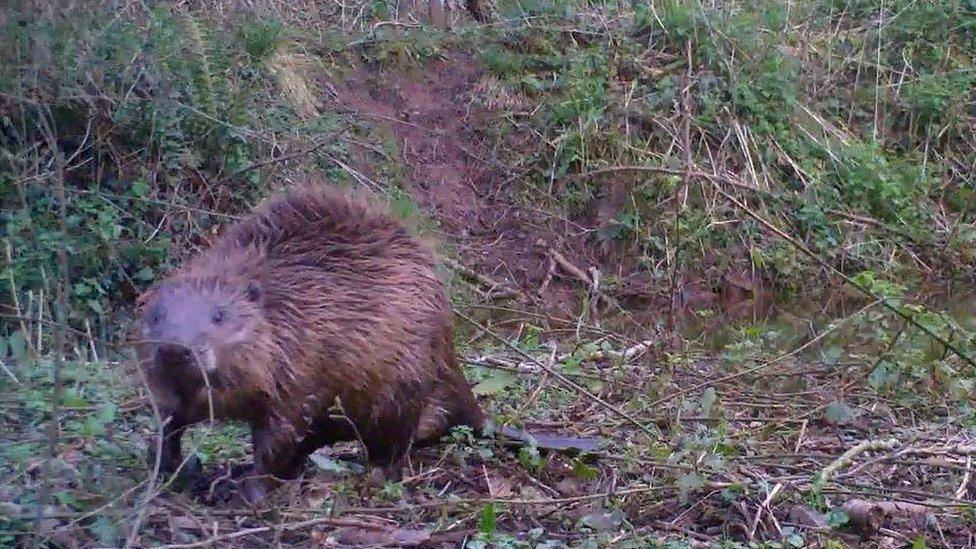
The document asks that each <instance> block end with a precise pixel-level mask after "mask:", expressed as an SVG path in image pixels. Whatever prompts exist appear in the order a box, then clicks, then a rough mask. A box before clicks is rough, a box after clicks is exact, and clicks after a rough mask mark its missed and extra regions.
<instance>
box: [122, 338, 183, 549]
mask: <svg viewBox="0 0 976 549" xmlns="http://www.w3.org/2000/svg"><path fill="white" fill-rule="evenodd" d="M136 360H137V361H138V357H137V358H136ZM136 369H137V370H138V371H139V380H140V381H141V382H142V385H143V387H144V388H145V389H146V394H147V395H148V398H149V405H150V406H151V407H152V411H153V415H154V416H155V417H156V425H158V427H157V436H156V459H155V461H154V462H153V469H152V474H151V475H149V480H148V481H147V483H146V495H145V496H144V497H143V500H142V504H141V505H140V506H139V510H138V511H137V512H136V518H135V520H133V521H132V526H131V528H130V530H129V537H128V539H126V542H125V547H126V548H129V547H132V546H133V545H134V544H135V542H136V538H137V537H138V535H139V528H140V526H141V525H142V521H143V520H144V519H145V517H146V510H147V509H148V508H149V502H150V501H152V499H153V497H155V495H156V494H155V490H156V480H157V479H158V478H159V469H160V465H161V463H162V455H163V438H164V437H165V432H166V431H165V428H166V422H167V421H170V420H172V416H171V417H167V418H166V419H165V420H164V419H163V418H162V417H161V416H160V414H159V405H158V404H157V402H156V398H155V397H154V396H153V393H152V391H151V390H149V380H147V379H146V374H145V372H144V371H143V370H142V366H141V365H139V364H137V368H136Z"/></svg>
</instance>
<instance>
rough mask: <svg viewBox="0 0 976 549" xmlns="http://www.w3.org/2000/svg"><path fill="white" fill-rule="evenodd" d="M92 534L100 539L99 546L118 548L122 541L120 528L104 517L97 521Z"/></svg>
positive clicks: (93, 525)
mask: <svg viewBox="0 0 976 549" xmlns="http://www.w3.org/2000/svg"><path fill="white" fill-rule="evenodd" d="M91 532H92V533H93V534H95V537H97V538H98V541H99V545H101V546H102V547H118V546H119V542H120V541H121V538H120V536H119V529H118V527H116V525H115V523H114V522H113V521H112V520H111V519H109V518H108V517H106V516H104V515H102V516H100V517H98V518H97V519H95V522H94V524H92V526H91Z"/></svg>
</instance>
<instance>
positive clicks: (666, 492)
mask: <svg viewBox="0 0 976 549" xmlns="http://www.w3.org/2000/svg"><path fill="white" fill-rule="evenodd" d="M252 4H253V5H251V6H250V7H248V8H243V7H239V6H237V5H236V4H233V3H227V4H226V5H224V4H223V3H221V6H223V8H225V9H220V10H206V9H202V8H193V9H191V8H186V7H182V8H177V7H175V6H174V5H172V4H170V3H162V4H160V5H157V6H154V7H152V8H147V7H145V6H142V5H141V4H136V3H130V2H123V1H118V2H113V1H104V2H98V3H92V4H91V5H90V6H86V7H84V9H82V8H72V10H71V11H70V12H68V13H63V14H53V13H51V12H49V11H44V10H40V11H37V10H33V9H31V8H29V7H25V6H20V5H17V6H6V7H4V8H3V12H2V13H0V15H2V17H0V24H2V25H3V29H2V31H0V35H2V36H3V38H2V40H0V112H2V115H0V203H2V216H3V217H2V219H3V229H2V231H3V234H2V238H3V242H2V244H3V247H4V256H5V262H4V267H3V271H2V276H0V281H2V284H0V299H2V301H0V303H2V309H0V360H2V361H3V362H2V364H3V370H2V371H0V422H2V425H4V429H3V431H2V437H0V543H2V544H3V545H19V544H26V543H28V542H29V541H30V540H31V539H32V537H33V536H34V535H40V537H41V538H42V539H45V540H47V542H49V543H50V544H53V545H62V546H72V544H78V545H81V546H119V545H124V544H126V542H131V543H138V544H139V545H147V546H148V545H152V546H156V545H166V544H193V543H203V542H206V541H207V540H210V541H211V542H224V543H225V544H230V543H232V542H236V543H246V544H255V545H263V544H272V543H280V544H283V545H307V544H310V543H319V544H324V543H327V542H329V540H331V542H333V543H340V544H352V543H356V542H362V543H374V544H382V543H393V542H395V541H396V540H400V541H401V542H402V541H404V540H411V539H412V540H414V541H417V540H428V541H430V542H432V543H436V542H442V543H446V544H449V545H458V544H463V545H465V546H468V547H557V546H574V547H575V546H581V545H585V546H592V547H602V546H634V547H637V546H641V547H644V546H668V547H678V546H682V547H683V546H690V545H691V544H692V543H693V542H701V541H708V542H711V543H714V544H716V545H722V546H728V547H739V546H742V547H745V546H750V547H786V546H789V547H801V546H830V547H839V546H841V545H842V544H843V543H846V542H851V541H853V540H855V539H857V538H861V539H862V540H866V541H869V542H877V543H899V544H903V545H909V544H911V545H913V546H919V547H924V546H927V545H940V546H965V545H967V544H971V543H972V537H971V536H972V534H971V532H972V531H973V525H974V520H976V514H974V501H976V485H974V484H973V482H972V475H971V455H972V453H973V452H974V446H973V445H974V440H976V437H974V434H973V433H974V430H973V429H974V423H976V410H974V408H973V405H972V403H973V401H974V400H973V399H974V396H976V366H974V364H973V361H972V358H973V357H976V326H974V325H973V324H972V319H971V316H972V315H971V310H972V304H973V303H974V301H973V299H972V298H971V297H967V296H966V295H965V294H964V293H963V294H961V293H960V292H959V288H960V287H965V286H967V285H971V283H972V272H973V268H974V266H976V224H974V217H973V210H972V204H973V199H974V197H976V187H974V185H976V181H974V180H973V174H974V173H976V169H974V168H976V147H974V144H976V142H974V141H973V136H972V135H971V133H972V132H971V131H969V130H970V129H971V128H972V127H973V125H974V121H976V107H974V105H976V97H974V95H973V91H972V90H973V89H974V87H973V84H974V78H976V76H974V75H976V71H974V68H976V66H974V61H973V60H974V59H976V5H973V4H972V2H968V1H965V0H939V1H936V2H915V1H912V0H884V1H883V2H882V1H880V0H844V1H840V0H804V1H797V2H779V1H773V0H751V1H747V2H736V3H715V2H705V1H698V2H676V1H671V0H662V1H657V2H653V3H635V4H629V3H605V2H596V1H593V2H585V1H583V2H571V1H568V0H555V1H534V0H533V1H525V0H520V1H519V2H513V1H510V0H498V2H496V3H495V5H494V6H493V9H494V12H495V13H494V20H493V22H491V23H490V24H475V23H473V22H471V21H469V20H467V19H466V18H465V17H463V16H461V15H456V16H455V21H454V23H455V25H454V28H453V29H451V30H448V31H445V32H441V31H437V32H435V31H433V30H431V29H429V28H427V27H426V26H425V24H424V23H423V22H421V23H419V24H415V23H413V22H412V21H411V20H409V19H400V20H399V21H396V22H395V23H391V20H392V18H393V17H394V14H395V9H394V6H392V5H391V4H390V3H387V2H361V3H357V4H355V6H353V5H352V4H346V3H342V4H341V5H340V4H329V5H328V6H325V5H320V4H318V3H308V4H307V5H306V3H294V4H293V5H289V6H283V5H279V3H275V2H257V3H252ZM54 151H58V152H59V154H55V152H54ZM308 173H316V174H320V175H322V176H323V177H326V178H329V179H330V180H332V181H335V182H336V183H337V184H344V185H363V186H368V187H370V188H372V189H374V190H375V191H377V192H378V193H379V194H380V195H382V196H384V197H386V199H387V200H389V202H390V204H391V208H392V210H393V211H394V213H395V215H397V216H399V217H403V218H406V219H409V220H411V223H412V224H413V225H414V226H415V227H417V228H418V230H419V231H420V232H422V233H423V234H424V235H426V236H427V237H429V238H432V239H435V240H436V241H437V242H438V244H439V245H440V247H441V249H442V250H443V251H444V252H445V253H446V254H448V255H451V256H455V257H457V258H458V261H459V262H460V264H461V265H463V266H464V268H463V270H458V269H451V270H446V276H447V278H448V280H449V281H450V285H451V289H452V295H453V297H454V301H455V307H456V310H457V311H458V312H459V313H462V314H463V315H464V316H461V315H458V326H459V330H458V335H457V344H458V349H459V352H460V353H461V355H462V356H463V357H464V359H465V364H466V366H465V368H466V371H467V374H468V377H469V379H470V380H471V381H472V383H474V384H475V388H476V389H475V390H476V392H477V393H478V394H479V396H480V398H481V399H482V401H483V402H484V403H485V405H486V406H487V407H488V409H489V410H490V411H491V413H492V414H493V415H494V416H495V417H496V419H498V420H507V421H512V422H514V423H516V424H523V423H524V424H525V425H526V426H528V427H530V428H532V429H540V430H553V431H558V432H570V433H577V434H584V435H593V434H599V435H600V436H603V437H606V438H608V439H610V440H612V441H613V443H612V445H611V447H610V448H609V449H607V450H606V451H604V452H601V453H600V454H599V455H592V456H567V455H550V454H546V453H545V452H540V451H538V450H537V449H535V448H532V447H531V446H530V447H524V448H521V449H516V450H514V451H512V450H509V449H505V448H503V447H501V446H500V445H498V444H495V443H493V442H492V441H490V440H476V439H475V438H474V437H472V436H471V435H470V433H467V432H465V431H464V430H459V431H458V432H456V433H454V434H453V435H452V436H451V437H448V439H447V440H445V441H444V443H443V444H441V445H439V446H437V447H434V448H431V449H426V450H422V451H418V452H415V455H414V456H413V457H412V460H413V461H412V464H411V468H410V470H409V471H408V473H407V474H406V475H405V480H404V481H403V482H402V483H398V484H391V485H388V486H386V487H384V488H383V489H381V490H377V491H374V492H372V493H367V492H366V491H364V490H363V486H362V479H361V476H360V474H359V469H360V467H359V466H358V464H357V463H355V460H354V459H353V460H350V459H348V458H347V457H346V456H344V455H343V453H342V452H332V453H329V452H323V453H320V454H317V455H316V457H315V460H314V462H313V463H312V464H311V465H310V470H309V474H308V477H309V482H308V483H307V485H306V486H304V487H303V488H302V489H301V490H299V489H298V487H294V486H293V487H290V488H289V489H287V490H283V491H282V493H280V494H278V496H277V497H278V498H279V499H277V500H276V501H275V503H274V504H273V505H272V506H271V507H270V508H269V509H266V510H263V511H261V512H253V511H247V510H242V509H231V508H221V507H208V506H205V505H202V504H200V503H198V502H195V501H193V500H192V499H190V498H189V497H188V496H187V495H186V494H185V493H183V492H181V490H180V488H181V487H179V486H172V487H160V486H158V485H150V484H148V483H147V479H149V478H150V476H151V475H150V472H149V471H147V470H146V467H145V465H144V464H143V461H142V456H144V455H145V451H146V443H147V440H151V437H152V435H153V433H154V432H155V429H156V425H155V420H154V418H153V416H152V412H151V410H150V409H149V407H148V404H147V401H146V398H145V392H144V390H143V388H142V386H141V384H140V381H139V377H138V375H137V372H136V370H135V369H134V367H133V365H132V364H131V361H130V359H129V357H128V353H129V345H128V334H129V330H130V327H131V324H132V316H131V314H132V313H131V311H132V304H133V302H134V300H135V298H136V297H137V296H138V294H139V293H140V292H142V291H143V290H144V289H145V288H146V287H147V285H148V284H150V283H152V282H153V281H155V280H158V279H159V278H161V277H162V276H164V275H165V273H167V272H168V271H169V270H170V269H171V268H173V267H174V266H175V265H177V264H179V262H180V261H181V260H182V259H183V258H185V257H186V256H187V255H188V254H191V253H193V251H194V250H196V249H199V248H200V247H203V246H206V245H207V243H208V242H209V241H210V240H211V239H212V238H213V235H214V234H215V232H216V231H218V230H219V228H220V227H221V226H222V225H223V224H225V223H227V222H228V221H230V220H232V219H234V218H236V217H237V216H240V215H243V214H245V213H246V212H247V211H248V209H249V208H251V207H252V206H253V205H254V204H255V203H257V202H258V201H259V200H260V199H261V198H263V197H264V196H266V195H267V194H268V192H269V191H270V190H272V189H274V188H277V187H279V186H281V185H283V184H285V182H287V181H288V180H290V179H295V178H298V177H301V176H303V175H305V174H308ZM62 190H63V192H64V198H62V197H61V191H62ZM62 205H63V206H64V208H63V211H64V214H65V215H64V218H63V224H62V218H61V212H62ZM538 240H541V241H542V243H541V244H540V243H538V242H537V241H538ZM804 250H805V251H804ZM61 252H67V257H66V258H64V259H65V260H64V261H62V258H61V257H60V256H59V254H60V253H61ZM589 267H592V269H588V268H589ZM471 273H474V275H472V274H471ZM841 276H844V277H847V279H848V280H847V282H844V281H843V280H842V279H841V278H840V277H841ZM852 284H856V285H857V286H858V287H860V288H861V289H862V290H864V291H866V293H867V296H864V295H860V296H857V298H853V297H851V296H850V295H847V294H845V291H844V290H842V291H838V290H837V287H838V286H840V287H842V288H846V290H851V289H852ZM931 286H935V287H938V288H939V289H940V291H939V292H935V294H936V295H935V296H934V297H933V296H932V292H930V291H929V290H931V288H930V287H931ZM499 294H503V295H506V296H508V297H506V298H504V299H499V298H497V296H498V295H499ZM62 296H63V299H62ZM865 297H866V299H862V298H865ZM61 312H63V313H64V316H65V318H64V320H63V321H60V320H59V317H60V313H61ZM464 317H468V318H472V319H473V320H475V322H477V324H478V325H477V326H475V325H472V324H470V323H469V322H467V321H466V320H464ZM492 334H494V335H492ZM496 336H497V337H496ZM645 341H647V342H648V343H646V344H642V343H641V342H645ZM59 342H63V343H64V344H63V345H59ZM628 350H629V352H628ZM62 358H63V361H62V360H61V359H62ZM553 372H555V373H558V374H561V375H563V376H566V377H568V378H569V379H572V380H573V381H575V382H576V383H578V384H579V387H581V388H582V389H583V390H581V389H569V388H567V387H566V386H565V385H563V384H560V383H557V381H556V380H555V379H554V373H553ZM584 390H585V391H584ZM586 393H589V394H590V395H591V396H587V394H586ZM55 395H60V397H59V400H57V402H56V404H57V406H53V405H54V404H55V401H54V399H55ZM593 396H596V397H598V399H599V400H597V399H595V398H593ZM611 408H615V409H616V410H613V409H611ZM620 412H623V414H621V413H620ZM53 419H56V421H52V420H53ZM52 425H53V426H54V427H55V429H54V431H53V432H54V434H55V438H54V439H53V442H54V445H53V449H54V452H53V454H52V455H49V443H50V442H51V440H52V439H51V438H50V434H51V432H52V431H49V430H48V429H49V427H51V426H52ZM245 434H246V430H243V427H242V426H240V425H216V426H213V427H211V426H208V425H204V426H200V427H199V428H198V429H197V430H196V431H195V432H194V433H193V435H192V436H191V437H190V440H188V442H187V446H188V447H189V448H191V449H192V451H195V452H196V453H197V454H198V455H199V456H200V457H201V459H202V461H203V463H204V466H205V467H211V466H214V465H221V464H225V463H227V462H237V461H240V460H242V459H246V458H247V454H248V452H247V449H246V447H245V445H244V444H243V441H245V440H246V436H245ZM343 450H344V451H345V450H348V451H349V452H352V453H355V452H356V450H357V449H356V448H355V447H350V448H346V449H343ZM859 501H860V502H863V501H868V502H870V505H874V506H875V507H874V509H875V510H881V511H883V512H884V514H885V516H884V519H885V520H884V529H882V530H880V531H879V530H878V529H877V525H876V524H874V523H872V522H871V521H870V520H866V517H867V516H868V515H867V514H865V512H864V511H865V507H864V504H863V503H859ZM896 503H897V504H899V505H900V506H899V505H896ZM39 507H42V510H43V513H42V515H43V516H42V518H41V520H40V521H37V520H36V517H37V516H38V509H39ZM869 510H870V507H869ZM134 525H138V529H137V530H135V531H133V526H134Z"/></svg>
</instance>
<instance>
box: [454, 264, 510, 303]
mask: <svg viewBox="0 0 976 549" xmlns="http://www.w3.org/2000/svg"><path fill="white" fill-rule="evenodd" d="M444 263H445V264H446V265H447V266H448V267H449V268H450V269H451V270H452V271H454V272H456V273H457V274H459V275H460V276H461V277H462V278H464V279H466V280H468V281H469V282H472V283H475V284H478V285H480V286H483V287H485V288H486V289H487V290H486V293H487V297H494V298H497V299H505V298H508V297H516V296H518V295H521V292H519V291H518V290H516V289H515V288H512V287H511V286H509V285H508V284H506V283H504V282H499V281H497V280H495V279H493V278H491V277H489V276H487V275H483V274H481V273H479V272H477V271H475V270H473V269H471V268H469V267H465V266H464V265H462V264H461V263H459V262H458V261H456V260H454V259H451V258H449V257H445V258H444Z"/></svg>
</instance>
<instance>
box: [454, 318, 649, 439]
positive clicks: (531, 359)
mask: <svg viewBox="0 0 976 549" xmlns="http://www.w3.org/2000/svg"><path fill="white" fill-rule="evenodd" d="M454 313H455V314H457V315H458V316H460V317H461V318H463V319H464V320H466V321H468V322H469V323H471V325H472V326H474V327H476V328H478V329H480V330H482V331H483V332H484V333H486V334H488V335H490V336H491V337H493V338H495V339H496V340H498V342H499V343H501V344H502V345H505V346H506V347H508V348H509V349H511V350H513V351H515V352H516V353H518V354H519V355H521V356H522V358H524V359H526V360H528V361H529V362H531V363H533V364H535V365H536V366H538V367H539V368H541V369H542V370H543V371H545V372H547V373H548V374H549V375H551V376H552V377H553V378H555V379H556V380H557V381H559V382H560V383H562V384H563V385H565V386H567V387H569V388H570V389H573V390H574V391H577V392H578V393H580V394H582V395H584V396H586V397H587V398H589V399H590V400H592V401H594V402H596V403H597V404H599V405H600V406H603V407H604V408H606V409H607V410H610V411H611V412H613V413H614V414H617V415H618V416H620V417H621V418H623V419H625V420H627V421H628V422H630V423H631V424H633V425H634V426H635V427H637V428H638V429H640V430H641V431H643V432H644V433H645V434H647V435H648V436H651V437H655V436H657V435H656V433H655V432H654V431H653V430H652V429H651V428H650V427H648V426H646V425H644V424H643V423H641V422H640V421H638V420H637V419H636V418H634V417H633V416H631V415H630V414H628V413H627V412H625V411H623V410H622V409H620V408H618V407H617V406H614V405H613V404H610V403H609V402H607V401H605V400H603V399H602V398H600V397H598V396H596V395H594V394H593V393H591V392H590V391H588V390H587V389H586V388H585V387H583V386H582V385H580V384H578V383H576V382H575V381H573V380H571V379H569V378H567V377H566V376H564V375H562V374H561V373H559V372H557V371H556V370H554V369H553V368H550V367H548V366H546V365H545V364H543V363H542V362H539V361H538V360H536V359H535V358H534V357H532V356H531V355H530V354H528V353H526V352H525V351H523V350H522V349H519V348H518V347H517V346H515V345H513V344H512V343H511V342H509V341H508V340H507V339H505V338H504V337H502V336H500V335H498V334H496V333H495V332H494V331H493V330H490V329H488V328H486V327H485V326H482V325H481V323H479V322H478V321H477V320H475V319H473V318H471V317H469V316H468V315H466V314H464V313H462V312H461V311H459V310H457V308H455V309H454Z"/></svg>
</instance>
